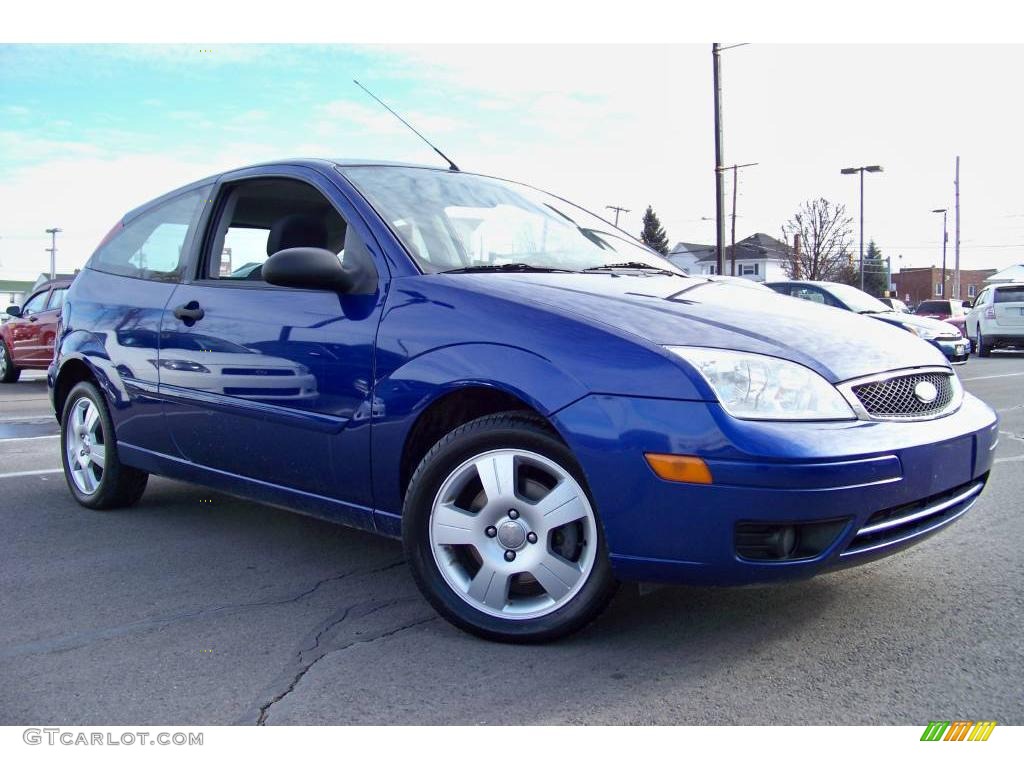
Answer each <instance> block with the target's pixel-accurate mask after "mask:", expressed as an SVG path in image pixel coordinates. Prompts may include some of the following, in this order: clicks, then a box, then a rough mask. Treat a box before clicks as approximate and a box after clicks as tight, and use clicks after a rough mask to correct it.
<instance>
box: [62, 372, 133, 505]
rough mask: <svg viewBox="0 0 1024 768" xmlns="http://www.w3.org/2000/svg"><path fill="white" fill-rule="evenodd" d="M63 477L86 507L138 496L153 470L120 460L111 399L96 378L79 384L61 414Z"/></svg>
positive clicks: (125, 501)
mask: <svg viewBox="0 0 1024 768" xmlns="http://www.w3.org/2000/svg"><path fill="white" fill-rule="evenodd" d="M60 425H61V427H60V448H61V450H60V454H61V461H62V463H63V465H64V479H65V480H66V481H67V484H68V488H69V489H70V491H71V495H72V496H74V497H75V501H77V502H78V503H79V504H81V505H82V506H83V507H89V508H90V509H114V508H115V507H128V506H131V505H132V504H134V503H135V502H137V501H138V500H139V499H140V498H141V497H142V494H143V492H144V491H145V490H146V482H147V481H148V480H149V475H148V474H147V473H145V472H143V471H141V470H138V469H135V468H134V467H128V466H125V465H124V464H122V463H121V460H120V458H119V457H118V455H117V440H116V439H115V437H114V423H113V421H111V419H110V410H109V409H108V408H107V402H106V399H105V398H104V397H103V395H102V394H101V393H100V391H99V389H97V388H96V386H95V385H94V384H92V383H91V382H87V381H82V382H79V383H78V384H76V385H75V386H74V387H73V388H72V390H71V392H69V393H68V396H67V399H66V400H65V401H64V411H63V413H62V414H61V419H60Z"/></svg>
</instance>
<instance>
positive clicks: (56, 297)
mask: <svg viewBox="0 0 1024 768" xmlns="http://www.w3.org/2000/svg"><path fill="white" fill-rule="evenodd" d="M67 292H68V289H67V288H54V289H53V293H51V294H50V300H49V301H48V302H46V308H47V309H60V305H61V304H63V303H64V294H65V293H67Z"/></svg>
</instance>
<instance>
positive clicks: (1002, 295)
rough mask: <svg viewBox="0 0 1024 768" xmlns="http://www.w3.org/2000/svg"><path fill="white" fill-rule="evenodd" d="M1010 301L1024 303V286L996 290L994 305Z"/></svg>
mask: <svg viewBox="0 0 1024 768" xmlns="http://www.w3.org/2000/svg"><path fill="white" fill-rule="evenodd" d="M1011 301H1024V285H1014V286H1007V287H1006V288H996V298H995V303H996V304H1007V303H1009V302H1011Z"/></svg>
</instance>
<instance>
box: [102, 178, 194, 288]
mask: <svg viewBox="0 0 1024 768" xmlns="http://www.w3.org/2000/svg"><path fill="white" fill-rule="evenodd" d="M209 194H210V187H204V188H202V189H198V190H193V191H191V192H186V193H184V194H181V195H178V196H177V197H175V198H173V199H171V200H168V201H167V202H165V203H161V204H159V205H157V206H155V207H154V208H151V209H150V210H148V211H146V212H145V213H143V214H141V215H140V216H138V217H136V218H134V219H132V220H131V221H130V222H128V223H127V224H126V225H125V226H124V228H123V229H122V230H121V231H120V232H118V233H117V234H116V235H115V236H114V237H113V238H112V239H111V240H110V241H109V242H107V243H106V244H105V245H103V246H101V247H100V248H99V250H97V251H96V253H94V254H93V256H92V258H91V259H90V260H89V268H90V269H95V270H98V271H100V272H110V273H112V274H115V275H125V276H127V277H141V278H145V279H147V280H177V279H179V278H180V277H181V275H182V272H183V270H184V266H185V262H186V261H187V254H186V253H185V247H186V243H187V240H188V235H189V231H190V230H191V229H193V228H194V227H195V224H196V221H197V220H198V218H199V214H200V213H201V212H202V210H203V204H204V203H205V202H206V199H207V197H208V195H209Z"/></svg>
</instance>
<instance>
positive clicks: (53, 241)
mask: <svg viewBox="0 0 1024 768" xmlns="http://www.w3.org/2000/svg"><path fill="white" fill-rule="evenodd" d="M63 231H64V230H62V229H58V228H57V227H53V228H51V229H48V230H46V234H48V235H49V236H50V247H49V248H46V249H45V250H47V251H49V252H50V279H51V280H53V279H54V278H55V277H56V276H57V233H58V232H63Z"/></svg>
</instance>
